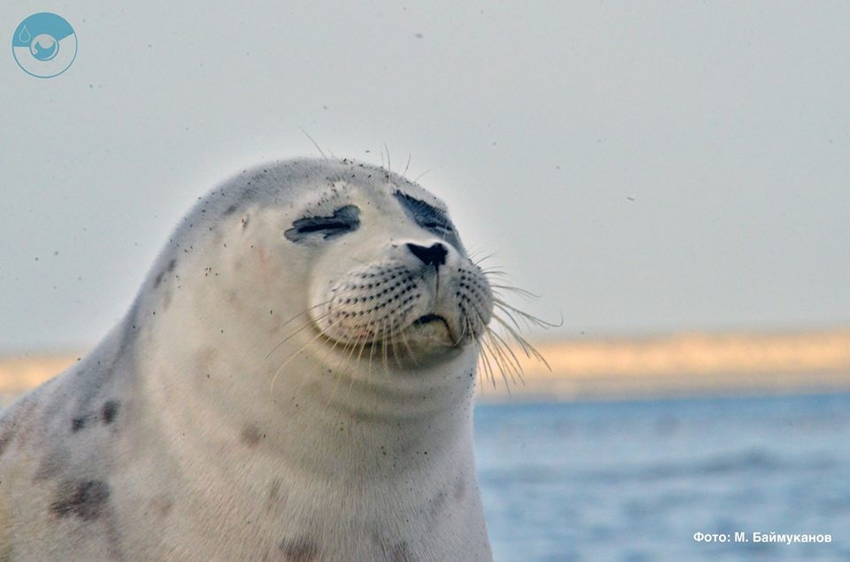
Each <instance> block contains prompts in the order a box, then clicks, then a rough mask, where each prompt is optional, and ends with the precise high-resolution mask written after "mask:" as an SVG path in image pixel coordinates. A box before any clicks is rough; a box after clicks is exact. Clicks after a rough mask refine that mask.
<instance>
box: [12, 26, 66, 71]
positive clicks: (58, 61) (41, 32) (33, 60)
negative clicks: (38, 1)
mask: <svg viewBox="0 0 850 562" xmlns="http://www.w3.org/2000/svg"><path fill="white" fill-rule="evenodd" d="M12 54H13V55H14V56H15V61H16V62H17V63H18V66H20V67H21V69H22V70H23V71H24V72H26V73H27V74H29V75H31V76H35V77H36V78H53V77H54V76H59V75H60V74H62V73H63V72H65V71H66V70H68V67H69V66H71V63H73V62H74V59H75V58H77V34H76V33H74V28H73V27H71V24H70V23H68V22H67V21H66V20H65V18H62V17H60V16H57V15H56V14H51V13H50V12H41V13H38V14H33V15H31V16H30V17H28V18H27V19H25V20H24V21H22V22H21V24H20V25H19V26H18V28H17V29H15V34H14V35H13V36H12Z"/></svg>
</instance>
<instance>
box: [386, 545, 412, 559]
mask: <svg viewBox="0 0 850 562" xmlns="http://www.w3.org/2000/svg"><path fill="white" fill-rule="evenodd" d="M390 560H392V562H414V559H413V555H412V554H411V553H410V547H409V546H407V543H406V542H400V543H398V544H396V545H394V546H393V547H392V550H390Z"/></svg>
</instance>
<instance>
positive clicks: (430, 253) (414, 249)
mask: <svg viewBox="0 0 850 562" xmlns="http://www.w3.org/2000/svg"><path fill="white" fill-rule="evenodd" d="M407 249H408V250H410V253H411V254H413V255H414V256H416V257H417V258H419V260H420V261H421V262H422V263H424V264H425V265H433V266H434V267H440V266H441V265H445V264H446V256H447V255H448V254H449V251H448V250H447V249H446V247H445V246H444V245H443V244H441V243H440V242H437V243H435V244H432V245H431V246H430V247H427V248H426V247H425V246H420V245H419V244H410V243H408V244H407Z"/></svg>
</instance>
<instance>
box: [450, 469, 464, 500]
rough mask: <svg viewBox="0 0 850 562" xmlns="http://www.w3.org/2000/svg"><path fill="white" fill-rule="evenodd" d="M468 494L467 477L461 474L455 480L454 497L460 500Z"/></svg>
mask: <svg viewBox="0 0 850 562" xmlns="http://www.w3.org/2000/svg"><path fill="white" fill-rule="evenodd" d="M465 495H466V478H465V477H464V476H463V475H460V476H459V477H458V479H457V480H456V481H455V487H454V492H453V493H452V497H453V498H454V499H455V500H457V501H460V500H462V499H463V497H464V496H465Z"/></svg>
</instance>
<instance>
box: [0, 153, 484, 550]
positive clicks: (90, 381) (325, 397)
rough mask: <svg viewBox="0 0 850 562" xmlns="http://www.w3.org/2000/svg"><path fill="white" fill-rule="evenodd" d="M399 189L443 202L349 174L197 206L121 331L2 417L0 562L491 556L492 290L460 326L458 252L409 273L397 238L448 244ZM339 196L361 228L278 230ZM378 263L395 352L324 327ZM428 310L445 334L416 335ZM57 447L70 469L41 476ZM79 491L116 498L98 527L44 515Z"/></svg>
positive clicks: (310, 175) (311, 170)
mask: <svg viewBox="0 0 850 562" xmlns="http://www.w3.org/2000/svg"><path fill="white" fill-rule="evenodd" d="M262 170H264V171H262ZM396 189H401V190H404V191H405V192H406V193H409V194H410V195H412V196H414V197H417V198H419V199H422V200H425V201H428V202H429V204H432V205H434V206H441V205H442V204H441V203H440V202H439V201H438V200H436V199H435V198H433V196H431V195H430V194H428V193H427V192H425V191H424V190H422V189H421V188H419V187H418V186H415V185H413V184H410V183H409V182H407V181H406V180H404V179H403V178H400V177H399V176H396V175H394V174H389V173H387V172H386V171H384V170H381V169H378V168H372V167H365V166H362V165H358V164H353V163H350V162H345V161H343V162H336V161H295V162H288V163H280V164H276V165H274V166H271V167H268V166H267V167H265V168H263V167H260V168H257V169H254V170H250V171H246V172H244V173H243V174H241V175H239V176H237V177H236V178H234V179H232V180H230V181H229V182H227V183H225V184H224V185H223V186H222V187H220V188H218V189H216V190H214V191H213V192H211V193H210V194H209V195H208V196H207V197H206V198H205V199H203V200H202V201H201V202H200V203H199V204H198V205H197V206H196V208H195V210H194V211H193V212H192V213H190V215H189V216H188V217H187V218H186V219H185V220H184V223H183V224H182V226H181V227H180V228H179V229H178V231H177V232H176V233H175V235H174V236H173V237H172V238H171V240H170V243H169V245H168V246H167V247H166V248H165V250H164V251H163V252H162V254H161V255H160V257H159V259H158V260H157V263H156V264H155V266H154V268H153V269H152V270H151V273H150V275H149V276H148V278H147V280H146V281H145V283H144V285H143V287H142V290H141V291H140V294H139V297H138V298H137V300H136V303H135V304H134V307H133V310H132V311H131V312H130V313H129V314H128V316H127V317H126V318H125V319H124V321H123V322H122V324H121V325H119V326H118V327H117V328H116V330H115V331H114V332H113V333H112V334H111V335H110V336H109V337H108V338H107V339H106V340H104V342H103V343H102V344H101V345H100V346H98V348H97V349H96V350H95V351H94V352H92V353H91V354H90V355H89V356H88V357H87V358H86V359H85V360H84V361H82V362H81V363H79V364H78V365H77V366H75V367H74V368H73V369H71V370H70V371H68V372H66V373H65V374H63V375H62V376H61V377H60V378H59V379H56V380H55V381H54V382H51V383H49V384H48V385H47V386H45V387H43V388H42V389H40V390H38V391H36V393H35V394H34V395H33V396H32V397H31V398H25V399H24V400H23V401H20V402H18V403H17V404H16V405H15V406H13V407H11V408H10V409H9V411H8V412H5V413H4V417H3V418H2V421H0V443H2V439H3V437H4V435H5V436H6V437H7V444H6V446H5V448H6V451H5V452H0V482H2V484H0V560H5V559H6V558H4V553H10V554H9V555H10V556H11V558H12V559H14V560H38V559H44V558H43V556H44V553H46V552H62V553H63V555H62V556H63V559H64V560H84V559H85V560H92V559H95V558H91V556H101V557H102V558H103V559H109V558H113V559H124V560H148V559H150V560H187V561H188V560H191V561H195V560H198V561H200V560H204V561H207V560H281V559H282V560H291V561H299V562H304V561H307V560H315V561H318V560H322V561H372V560H379V561H396V560H404V561H411V562H412V561H417V562H425V561H446V560H462V561H486V560H491V554H490V548H489V544H488V538H487V532H486V526H485V522H484V517H483V510H482V507H481V502H480V494H479V491H478V486H477V481H476V476H475V466H474V459H473V451H472V423H471V421H472V392H473V386H474V380H475V375H474V373H475V367H476V361H477V351H476V346H475V345H473V337H474V336H475V335H476V330H477V331H479V332H480V330H481V329H483V325H484V324H485V323H486V322H487V321H489V316H488V315H489V307H490V306H492V305H491V303H490V302H489V299H490V297H489V292H488V291H489V289H488V290H484V289H481V290H480V291H478V292H475V293H474V294H473V295H472V296H473V297H474V298H475V299H478V300H477V301H476V302H478V303H479V304H480V305H481V306H483V307H484V308H486V311H485V312H486V314H484V315H482V314H481V313H478V314H477V315H476V317H472V316H470V317H469V318H468V319H467V320H466V321H465V320H464V319H463V313H462V312H461V311H459V309H458V308H457V301H456V300H452V299H451V298H449V297H447V296H446V295H447V294H448V293H447V292H446V291H447V290H448V288H449V287H451V286H452V283H455V282H456V277H457V276H458V274H459V271H461V270H463V271H465V272H467V274H468V275H473V276H474V275H479V276H480V272H478V270H477V268H475V266H473V265H472V264H471V263H470V262H469V260H468V258H467V257H466V254H465V252H464V250H463V248H462V247H451V248H450V249H449V255H448V256H447V259H446V264H445V266H443V267H442V268H441V271H440V272H439V274H438V275H437V277H439V283H436V282H435V281H433V279H436V277H427V276H424V275H426V274H424V273H423V274H422V275H423V276H419V277H417V275H418V273H417V271H418V269H417V267H419V266H417V262H416V260H415V259H414V258H411V256H410V255H408V254H409V253H408V252H406V250H405V245H406V244H407V243H414V244H418V245H421V246H425V247H427V246H431V245H432V244H435V243H437V242H439V241H440V237H439V236H435V235H434V234H433V233H431V232H428V231H426V230H424V229H423V228H421V227H420V226H418V225H417V224H416V223H415V222H413V221H412V220H410V218H409V217H407V216H406V215H405V213H404V212H403V211H402V209H401V208H400V207H399V205H398V202H397V201H396V200H395V199H394V198H393V196H392V193H393V190H396ZM346 203H347V204H354V205H356V206H357V207H358V208H359V209H360V217H359V219H360V227H359V228H358V229H357V230H356V231H354V232H351V233H349V234H346V235H344V236H341V237H339V238H336V239H332V240H326V241H325V240H320V239H318V238H317V239H316V240H315V241H314V242H309V243H300V244H299V243H294V242H292V241H291V240H288V239H287V238H286V237H285V236H284V235H283V232H284V231H286V230H287V229H288V228H291V226H292V224H293V222H294V221H295V220H297V219H298V218H299V217H301V216H303V214H304V212H305V209H311V212H319V213H321V212H325V213H330V212H332V211H333V209H334V208H338V207H339V205H340V204H346ZM374 264H379V266H378V267H379V268H380V267H381V266H380V264H385V265H386V264H396V265H398V264H401V266H402V267H404V268H406V269H405V271H408V272H409V275H410V278H411V279H412V283H413V284H414V285H415V287H416V288H415V291H418V292H419V293H421V299H419V300H420V301H421V303H420V304H418V305H417V306H418V307H419V308H417V309H416V310H415V311H414V312H413V313H409V314H407V316H405V317H404V318H401V317H400V316H398V315H396V316H394V317H392V318H390V317H387V318H383V317H381V318H382V320H381V321H380V323H381V325H384V326H389V325H390V324H392V326H393V329H392V334H390V331H385V335H392V336H393V337H394V338H395V339H394V342H395V343H394V345H392V346H385V347H382V346H371V345H369V346H363V345H360V344H365V343H367V340H368V338H367V337H366V336H364V335H363V333H359V332H356V331H355V328H353V327H352V326H349V327H348V328H346V325H345V323H344V322H338V323H336V324H334V323H332V322H331V323H327V322H328V320H327V319H328V318H332V317H333V314H334V312H335V309H334V307H333V305H328V304H327V303H328V302H331V301H332V300H333V299H329V298H328V296H329V293H328V291H329V290H330V288H331V287H333V286H334V284H339V283H340V282H341V280H344V279H346V278H347V276H349V275H351V273H352V272H356V271H362V270H363V268H369V267H370V266H371V267H373V268H374V267H375V265H374ZM420 265H421V264H420ZM477 279H478V280H479V281H480V282H481V283H483V285H482V286H486V282H485V281H483V280H482V279H483V278H480V277H479V278H477ZM439 285H442V289H441V290H442V291H443V292H439V293H438V292H437V289H436V287H437V286H439ZM452 294H453V293H452ZM471 298H472V297H471ZM339 306H342V305H341V304H340V305H339ZM435 311H436V312H437V313H439V314H441V315H443V316H444V317H445V318H446V324H445V326H433V325H427V326H421V327H411V326H410V324H411V322H413V320H415V318H416V317H417V316H422V315H424V314H427V313H431V312H435ZM371 318H378V315H377V313H376V314H372V316H371ZM374 325H375V326H377V324H374ZM361 327H362V326H361ZM321 330H325V331H326V333H324V334H323V333H322V331H321ZM405 330H406V331H405ZM460 335H464V337H459V336H460ZM374 339H375V338H373V340H374ZM377 339H380V338H377ZM370 341H371V340H370ZM353 344H356V345H353ZM272 381H274V385H272ZM108 399H112V400H113V401H115V402H118V403H120V405H121V406H120V409H119V410H118V414H117V418H116V420H115V422H114V423H112V424H107V423H106V421H103V420H101V419H100V418H98V419H99V420H101V421H100V425H97V424H95V422H92V423H91V424H89V423H88V422H86V423H85V424H84V425H85V427H84V428H83V429H80V430H79V431H76V430H74V431H73V432H71V431H70V430H69V427H70V426H69V424H70V423H71V420H72V419H74V416H77V418H76V419H84V420H88V419H90V418H85V417H83V418H80V416H82V415H83V414H84V413H85V412H87V411H90V410H91V411H95V412H97V411H100V410H98V408H101V409H103V411H104V412H105V411H106V410H105V408H106V406H101V405H102V404H105V403H106V402H105V401H106V400H108ZM33 404H34V405H33ZM81 412H82V413H81ZM103 415H104V416H105V414H103ZM91 419H94V418H91ZM104 419H105V418H104ZM76 423H78V424H79V422H76ZM95 425H97V427H94V426H95ZM22 428H24V430H22ZM90 428H92V429H90ZM25 430H26V431H25ZM28 432H29V433H32V432H36V433H38V434H37V435H29V436H27V435H26V434H27V433H28ZM85 432H88V433H85ZM0 447H2V445H0ZM57 451H62V452H63V454H65V452H67V455H66V456H68V455H69V458H67V459H64V460H61V461H55V462H48V461H50V459H51V458H52V457H51V455H52V456H53V457H57V458H59V457H61V456H62V455H59V454H58V453H57ZM39 470H41V471H42V472H43V473H45V474H49V476H47V477H44V478H41V479H37V478H34V475H35V473H36V472H38V471H39ZM87 479H90V480H93V481H94V480H96V481H98V482H101V481H103V482H105V483H106V484H104V486H107V487H108V490H109V494H108V499H104V500H103V501H101V502H100V503H98V505H97V507H98V509H97V510H96V516H93V517H90V518H89V520H86V519H85V517H84V515H85V513H87V512H85V511H83V510H82V508H79V509H77V508H75V509H76V511H74V510H72V511H70V512H62V509H60V508H57V500H56V494H57V491H56V490H57V487H60V488H61V485H62V484H61V483H62V482H84V481H87ZM33 482H35V484H32V483H33ZM57 483H58V484H57ZM31 486H32V487H34V491H33V492H29V491H28V489H29V487H31ZM86 489H93V488H91V487H89V488H86ZM10 490H11V492H10ZM78 496H79V494H78ZM73 499H74V500H80V501H82V500H81V499H80V497H74V498H73ZM86 499H88V498H86V497H85V495H84V494H83V500H86ZM72 503H73V502H72ZM78 503H80V502H78ZM82 503H85V502H82ZM59 505H60V506H62V505H64V504H61V502H60V504H59ZM74 505H76V504H74ZM57 513H59V515H57ZM3 529H5V534H4V530H3Z"/></svg>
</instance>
